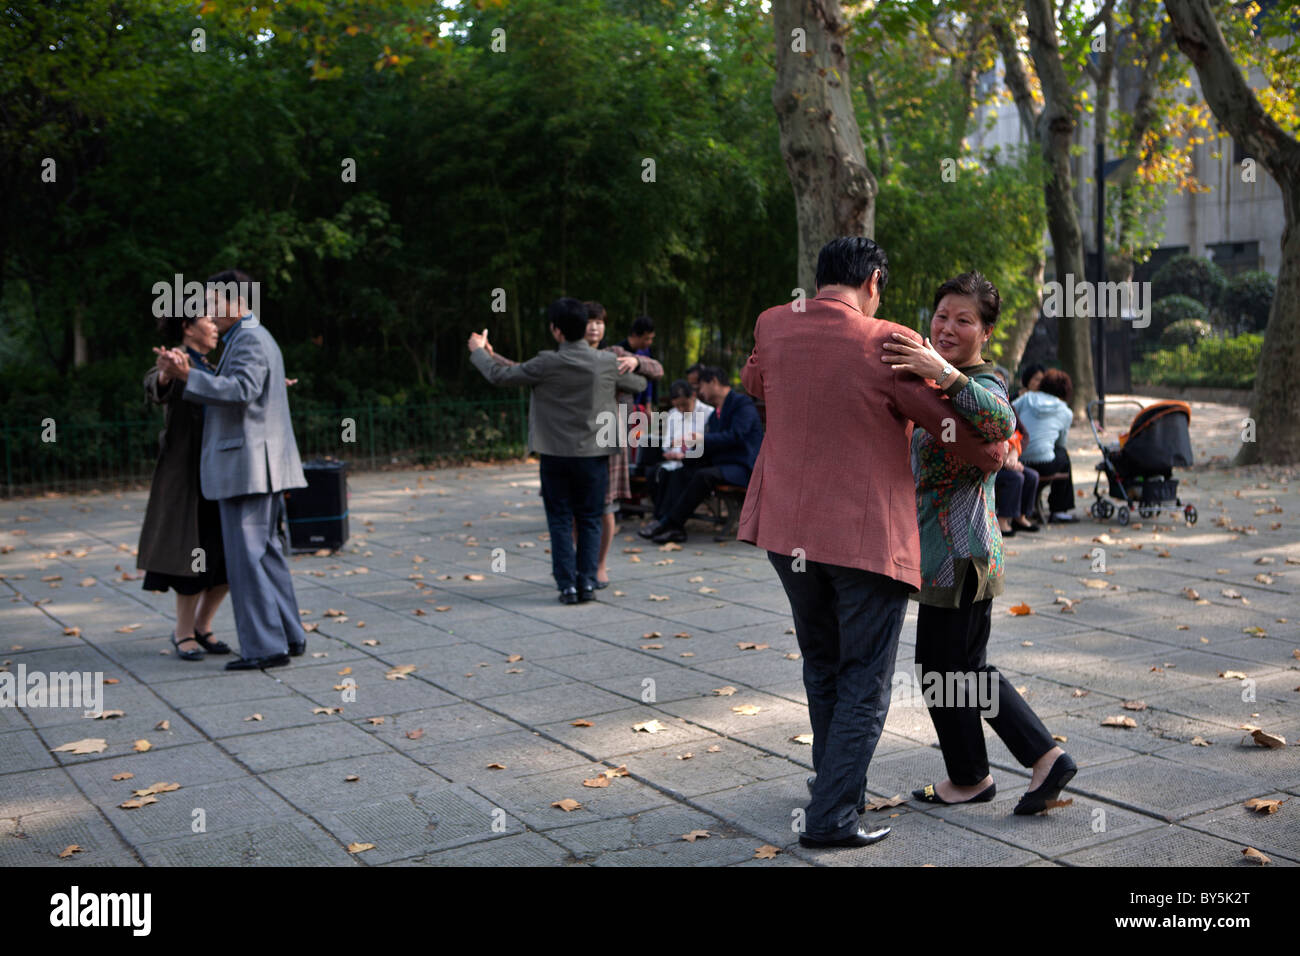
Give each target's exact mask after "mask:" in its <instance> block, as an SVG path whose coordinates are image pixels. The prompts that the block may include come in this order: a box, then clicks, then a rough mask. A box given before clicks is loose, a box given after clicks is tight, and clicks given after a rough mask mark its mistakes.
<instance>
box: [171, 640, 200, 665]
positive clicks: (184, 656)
mask: <svg viewBox="0 0 1300 956" xmlns="http://www.w3.org/2000/svg"><path fill="white" fill-rule="evenodd" d="M192 640H197V638H193V637H182V638H180V639H179V640H178V639H177V637H176V635H175V634H173V635H172V647H174V648H176V656H177V657H179V658H180V659H181V660H183V661H201V660H203V658H205V657H207V656H208V655H207V654H205V653H203V651H183V650H181V641H192Z"/></svg>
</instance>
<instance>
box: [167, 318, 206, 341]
mask: <svg viewBox="0 0 1300 956" xmlns="http://www.w3.org/2000/svg"><path fill="white" fill-rule="evenodd" d="M197 321H198V317H197V316H193V315H164V316H160V317H159V318H158V331H159V333H160V334H161V335H162V336H163V337H164V338H166V339H167V341H168V342H174V343H176V344H178V345H179V344H180V343H181V342H183V341H184V340H185V330H186V329H188V328H189V327H190V326H192V325H193V324H194V323H195V322H197Z"/></svg>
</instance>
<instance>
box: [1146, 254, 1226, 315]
mask: <svg viewBox="0 0 1300 956" xmlns="http://www.w3.org/2000/svg"><path fill="white" fill-rule="evenodd" d="M1227 285H1228V280H1227V279H1226V278H1224V275H1223V270H1221V269H1220V268H1219V267H1218V266H1216V265H1215V264H1214V263H1213V262H1211V261H1210V260H1209V259H1202V258H1200V257H1199V256H1189V255H1181V256H1174V257H1173V258H1172V259H1170V260H1169V261H1168V262H1166V263H1165V264H1164V265H1163V266H1161V267H1160V268H1159V269H1158V270H1156V274H1155V275H1154V276H1152V277H1151V296H1152V298H1154V299H1163V298H1165V297H1166V296H1170V295H1186V296H1191V297H1192V298H1193V299H1195V300H1196V301H1197V302H1199V303H1201V305H1203V306H1205V307H1206V308H1207V309H1213V308H1217V307H1218V305H1219V303H1220V301H1222V299H1223V290H1224V289H1225V288H1226V287H1227ZM1183 318H1187V316H1183Z"/></svg>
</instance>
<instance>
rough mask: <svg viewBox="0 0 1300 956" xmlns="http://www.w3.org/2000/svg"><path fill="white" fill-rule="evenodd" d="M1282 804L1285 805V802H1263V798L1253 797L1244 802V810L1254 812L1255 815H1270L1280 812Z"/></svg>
mask: <svg viewBox="0 0 1300 956" xmlns="http://www.w3.org/2000/svg"><path fill="white" fill-rule="evenodd" d="M1284 803H1286V800H1265V799H1264V798H1263V797H1253V798H1251V799H1250V800H1247V801H1246V809H1248V810H1254V811H1256V812H1257V813H1264V814H1271V813H1277V812H1278V810H1281V809H1282V804H1284Z"/></svg>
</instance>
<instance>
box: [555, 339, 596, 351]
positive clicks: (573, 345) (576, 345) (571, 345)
mask: <svg viewBox="0 0 1300 956" xmlns="http://www.w3.org/2000/svg"><path fill="white" fill-rule="evenodd" d="M560 348H562V349H589V348H591V343H590V342H588V341H587V340H586V339H578V341H576V342H570V341H569V340H568V339H565V340H564V341H563V342H561V343H560Z"/></svg>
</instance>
